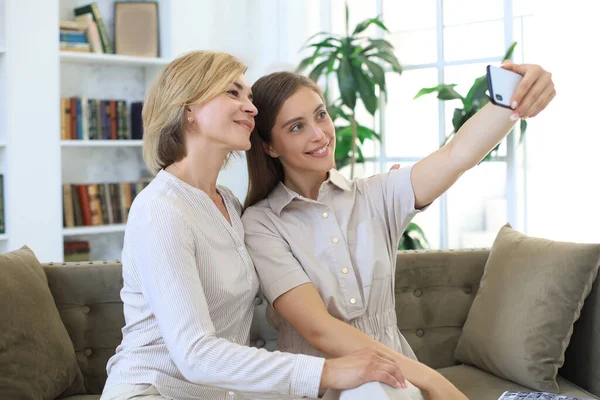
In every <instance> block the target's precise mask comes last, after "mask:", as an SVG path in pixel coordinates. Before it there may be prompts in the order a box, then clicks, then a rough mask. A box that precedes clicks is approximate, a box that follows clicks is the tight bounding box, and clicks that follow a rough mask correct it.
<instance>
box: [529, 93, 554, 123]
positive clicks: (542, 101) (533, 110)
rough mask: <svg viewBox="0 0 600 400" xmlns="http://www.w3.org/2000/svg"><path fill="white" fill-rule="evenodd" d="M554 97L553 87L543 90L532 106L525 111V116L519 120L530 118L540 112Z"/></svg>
mask: <svg viewBox="0 0 600 400" xmlns="http://www.w3.org/2000/svg"><path fill="white" fill-rule="evenodd" d="M555 96H556V90H555V89H554V86H548V87H546V88H545V89H544V91H543V92H542V93H541V94H540V95H539V96H538V98H537V100H536V101H535V102H534V103H533V104H532V106H531V107H530V108H529V110H527V112H526V113H525V115H524V116H523V117H521V118H532V117H535V116H536V115H538V114H539V113H540V112H542V111H543V110H544V109H545V108H546V107H547V106H548V104H550V102H551V101H552V99H554V97H555Z"/></svg>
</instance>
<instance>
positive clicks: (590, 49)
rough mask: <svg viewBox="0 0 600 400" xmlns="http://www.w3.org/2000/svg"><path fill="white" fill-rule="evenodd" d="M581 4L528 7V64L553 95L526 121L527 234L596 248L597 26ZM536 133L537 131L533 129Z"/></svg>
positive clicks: (599, 152) (599, 205) (599, 190)
mask: <svg viewBox="0 0 600 400" xmlns="http://www.w3.org/2000/svg"><path fill="white" fill-rule="evenodd" d="M596 9H597V4H596V2H592V1H587V0H570V1H568V2H563V1H561V2H551V1H537V2H535V3H534V5H533V14H534V16H535V18H533V20H532V25H531V29H530V31H529V32H528V37H529V40H528V41H527V43H528V47H527V49H526V54H527V61H528V62H534V63H538V64H540V65H542V66H544V67H545V68H546V69H548V70H549V71H550V72H552V73H553V79H554V82H555V85H556V90H557V97H556V98H555V100H554V102H553V103H552V104H551V105H550V106H549V107H548V108H547V109H546V110H545V112H544V113H543V114H541V115H539V116H538V117H536V118H534V119H532V120H530V124H531V127H532V129H531V131H532V134H531V135H530V136H528V141H527V168H528V174H527V175H528V182H527V193H528V196H527V199H528V200H527V217H526V219H527V231H528V233H529V234H530V235H534V236H542V237H546V238H551V239H555V240H566V241H578V242H594V243H600V84H599V79H600V71H599V70H600V65H599V62H598V61H599V58H600V56H599V54H600V53H599V52H598V48H599V39H600V24H599V23H598V21H597V13H596ZM533 127H535V129H533Z"/></svg>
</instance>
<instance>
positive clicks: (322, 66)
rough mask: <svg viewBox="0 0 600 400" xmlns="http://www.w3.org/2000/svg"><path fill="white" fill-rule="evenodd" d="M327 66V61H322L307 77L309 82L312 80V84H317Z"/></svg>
mask: <svg viewBox="0 0 600 400" xmlns="http://www.w3.org/2000/svg"><path fill="white" fill-rule="evenodd" d="M328 65H329V59H327V60H325V61H323V62H322V63H320V64H318V65H317V66H316V67H315V68H314V69H313V70H312V72H311V73H310V74H309V75H308V77H309V78H310V80H312V81H313V82H318V81H319V78H320V77H321V75H322V74H323V71H324V70H325V68H327V66H328Z"/></svg>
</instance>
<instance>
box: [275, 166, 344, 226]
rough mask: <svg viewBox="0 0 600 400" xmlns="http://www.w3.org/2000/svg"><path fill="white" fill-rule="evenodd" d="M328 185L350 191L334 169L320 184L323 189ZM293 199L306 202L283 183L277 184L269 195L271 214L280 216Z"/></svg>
mask: <svg viewBox="0 0 600 400" xmlns="http://www.w3.org/2000/svg"><path fill="white" fill-rule="evenodd" d="M329 184H332V185H334V186H335V187H337V188H339V189H341V190H344V191H349V190H350V185H349V182H348V180H347V179H346V178H345V177H344V176H343V175H342V174H341V173H340V172H339V171H338V170H336V169H331V170H329V178H327V180H326V181H324V182H323V183H322V184H321V187H325V186H327V185H329ZM295 198H297V199H299V200H306V199H304V198H303V197H302V196H300V195H299V194H298V193H296V192H294V191H293V190H292V189H290V188H288V187H287V186H285V185H284V184H283V182H279V184H278V185H277V186H275V188H274V189H273V191H271V193H270V194H269V207H271V210H273V212H274V213H275V214H276V215H277V216H278V217H279V216H280V215H281V210H283V209H284V208H285V206H287V205H288V204H290V203H291V202H292V200H294V199H295Z"/></svg>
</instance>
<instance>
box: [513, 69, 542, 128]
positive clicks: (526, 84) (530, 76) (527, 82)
mask: <svg viewBox="0 0 600 400" xmlns="http://www.w3.org/2000/svg"><path fill="white" fill-rule="evenodd" d="M532 68H534V67H532ZM540 69H541V68H540ZM539 77H540V73H539V71H534V70H529V71H527V72H526V73H525V74H524V75H523V79H522V80H521V82H519V84H518V85H517V88H516V89H515V93H514V94H513V97H512V99H511V101H510V106H511V108H512V109H513V110H515V114H517V115H519V116H520V115H521V114H520V113H522V112H525V111H526V110H527V108H529V106H530V105H531V104H528V105H527V108H525V106H523V101H524V100H525V99H524V98H525V96H526V95H527V94H528V93H529V91H530V89H531V88H532V87H533V85H534V84H535V83H536V81H537V80H538V79H539Z"/></svg>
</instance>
